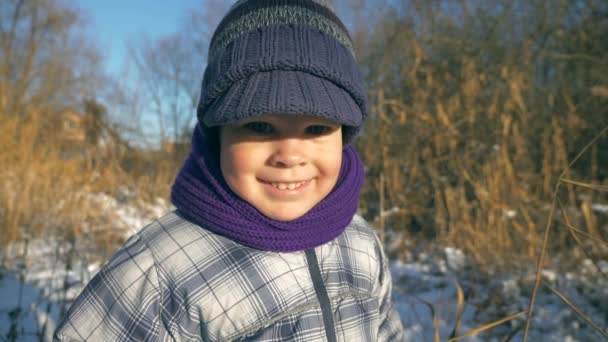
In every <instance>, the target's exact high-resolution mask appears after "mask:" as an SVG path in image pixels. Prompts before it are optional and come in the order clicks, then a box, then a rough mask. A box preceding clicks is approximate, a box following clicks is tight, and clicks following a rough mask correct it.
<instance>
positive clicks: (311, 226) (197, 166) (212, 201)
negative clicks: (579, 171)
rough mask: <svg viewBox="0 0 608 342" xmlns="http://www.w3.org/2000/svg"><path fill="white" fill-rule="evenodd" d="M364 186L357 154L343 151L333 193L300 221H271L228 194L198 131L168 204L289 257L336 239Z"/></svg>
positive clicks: (205, 225) (217, 165) (214, 156)
mask: <svg viewBox="0 0 608 342" xmlns="http://www.w3.org/2000/svg"><path fill="white" fill-rule="evenodd" d="M363 182H364V170H363V163H362V162H361V159H360V158H359V156H358V155H357V152H356V151H355V149H354V148H353V147H352V146H346V147H345V148H344V150H343V154H342V166H341V169H340V173H339V176H338V181H337V183H336V185H335V187H334V189H333V190H332V191H331V193H330V194H329V195H327V196H326V197H325V198H324V199H323V200H322V201H321V202H319V203H318V204H317V205H316V206H315V207H313V208H312V209H311V210H309V211H308V212H307V213H306V214H304V215H303V216H301V217H300V218H297V219H295V220H292V221H288V222H286V221H277V220H273V219H271V218H268V217H267V216H265V215H264V214H262V213H261V212H259V211H258V210H257V209H256V208H255V207H253V206H252V205H251V204H249V203H248V202H246V201H245V200H243V199H241V198H240V197H239V196H238V195H236V194H235V193H234V192H233V191H232V190H230V188H229V187H228V185H227V184H226V181H225V180H224V178H223V176H222V172H221V168H220V163H219V156H218V154H217V152H214V151H212V150H211V148H210V144H208V143H207V142H206V137H205V135H203V134H202V133H201V130H200V128H199V127H198V126H197V127H196V128H195V130H194V134H193V136H192V152H191V153H190V155H189V156H188V159H187V161H186V163H185V164H184V166H183V167H182V169H181V171H180V172H179V174H178V176H177V179H176V181H175V183H174V184H173V188H172V191H171V200H172V202H173V204H174V205H175V206H176V207H177V208H178V209H179V210H180V211H181V212H182V213H183V214H184V215H186V217H188V219H190V220H191V221H193V222H194V223H196V224H198V225H200V226H201V227H203V228H205V229H208V230H210V231H212V232H214V233H217V234H219V235H222V236H225V237H227V238H229V239H232V240H234V241H236V242H239V243H241V244H243V245H246V246H249V247H253V248H257V249H261V250H268V251H275V252H293V251H301V250H305V249H309V248H314V247H317V246H320V245H322V244H324V243H326V242H328V241H331V240H333V239H334V238H336V237H337V236H338V235H340V234H341V233H342V232H343V231H344V229H345V228H346V226H347V225H348V224H349V223H350V222H351V220H352V218H353V216H354V215H355V213H356V211H357V206H358V203H359V194H360V192H361V188H362V187H363Z"/></svg>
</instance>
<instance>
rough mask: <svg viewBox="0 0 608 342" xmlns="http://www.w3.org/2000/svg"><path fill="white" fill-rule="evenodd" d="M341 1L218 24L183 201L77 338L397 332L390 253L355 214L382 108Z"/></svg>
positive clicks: (79, 307)
mask: <svg viewBox="0 0 608 342" xmlns="http://www.w3.org/2000/svg"><path fill="white" fill-rule="evenodd" d="M366 102H367V98H366V91H365V87H364V86H363V83H362V80H361V75H360V71H359V69H358V68H357V66H356V62H355V58H354V54H353V47H352V42H351V39H350V37H349V35H348V32H347V30H346V29H345V27H344V25H343V24H342V22H341V21H340V20H339V19H338V18H337V17H336V15H335V14H334V13H333V12H332V10H331V9H330V7H329V5H328V4H327V2H326V1H325V0H314V1H313V0H274V1H273V0H240V1H238V2H237V3H236V4H235V5H233V7H232V8H231V9H230V11H229V12H228V14H227V15H226V16H225V17H224V18H223V20H222V21H221V23H220V24H219V26H218V28H217V29H216V31H215V33H214V35H213V38H212V40H211V43H210V49H209V58H208V66H207V69H206V70H205V74H204V77H203V84H202V93H201V99H200V102H199V106H198V124H197V127H196V128H195V130H194V134H193V138H192V152H191V154H190V156H189V158H188V160H187V161H186V163H185V164H184V166H183V168H182V170H181V171H180V173H179V175H178V176H177V179H176V181H175V184H174V185H173V189H172V194H171V199H172V202H173V203H174V205H175V206H176V208H177V210H175V211H174V212H172V213H170V214H168V215H166V216H164V217H163V218H161V219H159V220H157V221H156V222H154V223H152V224H150V225H148V226H146V227H145V228H143V229H142V230H141V231H140V232H138V233H137V234H136V235H134V236H133V237H131V238H130V239H129V241H127V243H126V244H125V246H124V247H122V249H121V250H119V251H118V252H117V253H116V255H114V257H113V258H112V259H111V260H110V262H109V263H108V264H107V265H106V266H105V267H104V268H103V269H102V270H101V271H100V272H99V273H98V274H97V276H95V277H94V279H93V280H91V282H90V283H89V284H88V286H87V287H86V288H85V289H84V290H83V292H82V294H81V295H80V296H79V297H78V298H77V299H76V301H75V302H74V303H73V305H72V307H71V308H70V310H69V312H68V314H67V317H65V319H64V321H63V322H62V323H61V324H60V326H59V327H58V329H57V331H56V334H55V338H56V339H58V340H64V341H73V340H89V341H93V340H95V341H102V340H103V341H117V340H118V341H131V340H138V341H139V340H146V341H155V340H162V341H174V340H178V341H185V340H188V341H190V340H196V341H233V340H243V341H244V340H247V341H249V340H251V341H348V342H351V341H389V340H390V341H394V340H401V339H402V338H403V331H402V330H403V328H402V326H401V321H400V319H399V315H398V314H397V312H396V310H395V309H394V308H393V305H392V302H391V297H390V296H391V277H390V273H389V270H388V265H387V260H386V257H385V255H384V252H383V251H382V247H381V245H380V243H379V242H378V239H377V238H376V236H375V234H374V233H373V231H372V229H371V228H370V227H369V225H368V224H367V223H366V222H365V221H364V220H363V219H362V218H361V217H359V216H357V215H355V213H356V210H357V205H358V197H359V193H360V190H361V187H362V186H363V180H364V171H363V165H362V162H361V160H360V159H359V157H358V155H357V153H356V152H355V150H354V148H353V147H352V146H351V145H350V142H351V141H352V139H353V138H354V136H355V135H356V134H357V132H358V131H359V130H360V128H361V126H362V124H363V122H364V120H365V117H366Z"/></svg>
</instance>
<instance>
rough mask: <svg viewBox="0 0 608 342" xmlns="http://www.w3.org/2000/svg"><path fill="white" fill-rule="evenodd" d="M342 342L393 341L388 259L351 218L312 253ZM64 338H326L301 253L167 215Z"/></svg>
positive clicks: (120, 263)
mask: <svg viewBox="0 0 608 342" xmlns="http://www.w3.org/2000/svg"><path fill="white" fill-rule="evenodd" d="M315 252H316V254H317V258H318V260H319V266H320V269H321V275H322V277H323V279H324V282H325V286H326V289H327V292H328V295H329V298H330V301H331V308H332V312H333V317H334V321H335V327H336V336H337V339H338V341H345V342H352V341H395V340H402V339H403V328H402V326H401V321H400V319H399V315H398V313H397V312H396V311H395V310H394V308H393V305H392V302H391V297H390V294H391V278H390V273H389V271H388V265H387V261H386V257H385V256H384V253H383V251H382V249H381V247H380V245H379V243H378V240H377V238H376V236H375V234H374V233H373V232H372V230H371V229H370V228H369V226H368V225H367V223H366V222H365V221H364V220H363V219H362V218H360V217H358V216H356V217H355V218H354V219H353V221H352V223H351V224H350V225H349V226H348V227H347V229H346V230H345V232H344V233H343V234H341V235H340V236H339V237H338V238H336V239H335V240H333V241H331V242H329V243H326V244H325V245H323V246H320V247H317V248H316V249H315ZM55 339H56V340H60V341H82V340H87V341H235V340H236V341H325V340H326V337H325V329H324V325H323V316H322V312H321V308H320V306H319V301H318V299H317V296H316V294H315V290H314V286H313V283H312V280H311V276H310V273H309V269H308V265H307V263H306V257H305V254H304V252H295V253H276V252H266V251H260V250H257V249H253V248H249V247H245V246H242V245H239V244H237V243H236V242H234V241H232V240H229V239H226V238H224V237H222V236H219V235H216V234H213V233H211V232H209V231H207V230H205V229H203V228H201V227H200V226H197V225H195V224H193V223H191V222H189V221H187V220H186V219H184V218H183V217H181V216H180V214H179V212H173V213H170V214H168V215H166V216H164V217H163V218H161V219H159V220H158V221H156V222H154V223H152V224H150V225H148V226H146V227H145V228H143V229H142V230H141V231H140V232H139V233H137V234H136V235H134V236H133V237H132V238H131V239H129V241H127V243H126V245H125V246H124V247H123V248H122V249H120V250H119V251H118V252H117V253H116V254H115V255H114V257H113V258H112V259H111V260H110V262H109V263H108V264H107V265H106V266H105V267H104V268H103V269H102V270H101V271H100V272H99V273H98V274H97V275H96V276H95V277H94V278H93V279H92V280H91V282H90V283H89V284H88V285H87V287H86V288H85V289H84V290H83V292H82V293H81V294H80V296H79V297H78V298H77V299H76V301H75V302H74V303H73V305H72V307H71V308H70V310H69V312H68V314H67V316H66V317H65V318H64V320H63V322H62V323H61V324H60V325H59V328H58V329H57V331H56V335H55Z"/></svg>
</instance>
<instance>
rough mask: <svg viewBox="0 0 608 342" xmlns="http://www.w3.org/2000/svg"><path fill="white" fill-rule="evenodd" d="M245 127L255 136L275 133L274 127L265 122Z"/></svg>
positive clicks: (247, 124)
mask: <svg viewBox="0 0 608 342" xmlns="http://www.w3.org/2000/svg"><path fill="white" fill-rule="evenodd" d="M243 127H245V129H247V130H249V131H251V132H253V133H255V134H271V133H273V132H274V128H273V127H272V125H271V124H269V123H267V122H263V121H254V122H248V123H246V124H245V125H243Z"/></svg>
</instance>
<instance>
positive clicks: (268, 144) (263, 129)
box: [220, 115, 342, 221]
mask: <svg viewBox="0 0 608 342" xmlns="http://www.w3.org/2000/svg"><path fill="white" fill-rule="evenodd" d="M220 156H221V157H220V159H221V160H220V162H221V168H222V173H223V175H224V179H225V180H226V182H227V183H228V186H230V189H232V191H234V192H235V193H236V194H237V195H239V196H240V197H241V198H243V199H244V200H246V201H247V202H249V203H250V204H251V205H253V206H254V207H255V208H257V209H258V210H259V211H260V212H262V213H263V214H264V215H266V216H268V217H270V218H272V219H275V220H280V221H290V220H294V219H296V218H298V217H300V216H302V215H304V214H305V213H306V212H307V211H309V210H310V209H311V208H312V207H314V206H315V205H316V204H317V203H319V202H320V201H321V200H322V199H323V198H325V196H327V195H328V194H329V193H330V192H331V190H332V189H333V187H334V185H335V184H336V181H337V179H338V174H339V172H340V166H341V165H342V131H341V126H340V125H339V124H336V123H333V122H331V121H326V120H323V119H320V118H315V117H308V116H288V115H263V116H260V117H256V118H253V119H245V120H241V121H238V122H236V123H234V124H230V125H225V126H222V127H221V130H220Z"/></svg>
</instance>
